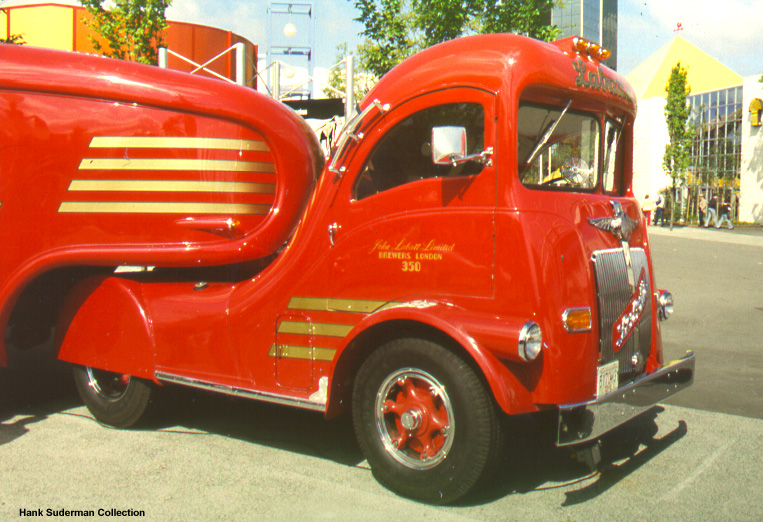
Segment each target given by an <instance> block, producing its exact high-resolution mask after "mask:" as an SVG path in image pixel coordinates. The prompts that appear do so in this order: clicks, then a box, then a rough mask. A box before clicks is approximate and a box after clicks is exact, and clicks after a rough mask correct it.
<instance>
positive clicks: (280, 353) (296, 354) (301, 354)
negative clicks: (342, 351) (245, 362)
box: [268, 344, 336, 362]
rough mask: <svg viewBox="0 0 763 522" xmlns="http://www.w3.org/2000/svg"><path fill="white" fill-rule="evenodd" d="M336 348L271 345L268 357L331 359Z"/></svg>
mask: <svg viewBox="0 0 763 522" xmlns="http://www.w3.org/2000/svg"><path fill="white" fill-rule="evenodd" d="M335 353H336V350H334V349H332V348H311V347H309V346H290V345H285V344H279V345H276V344H274V345H272V346H271V347H270V352H268V357H280V358H283V359H301V360H306V361H310V360H314V361H329V362H330V361H333V360H334V354H335Z"/></svg>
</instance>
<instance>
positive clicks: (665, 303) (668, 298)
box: [657, 290, 673, 321]
mask: <svg viewBox="0 0 763 522" xmlns="http://www.w3.org/2000/svg"><path fill="white" fill-rule="evenodd" d="M672 313H673V295H672V294H671V293H670V292H668V291H667V290H659V291H658V292H657V315H658V317H659V318H660V321H664V320H665V319H667V318H668V317H670V315H671V314H672Z"/></svg>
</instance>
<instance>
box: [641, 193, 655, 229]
mask: <svg viewBox="0 0 763 522" xmlns="http://www.w3.org/2000/svg"><path fill="white" fill-rule="evenodd" d="M653 208H654V201H652V200H651V199H649V194H647V195H645V196H644V203H643V204H642V205H641V212H643V213H644V219H646V224H647V225H651V224H652V209H653Z"/></svg>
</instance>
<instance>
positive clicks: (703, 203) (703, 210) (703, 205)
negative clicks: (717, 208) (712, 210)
mask: <svg viewBox="0 0 763 522" xmlns="http://www.w3.org/2000/svg"><path fill="white" fill-rule="evenodd" d="M697 208H698V209H699V226H706V225H703V223H704V222H705V216H706V215H707V200H706V199H705V195H704V194H700V195H699V204H698V205H697Z"/></svg>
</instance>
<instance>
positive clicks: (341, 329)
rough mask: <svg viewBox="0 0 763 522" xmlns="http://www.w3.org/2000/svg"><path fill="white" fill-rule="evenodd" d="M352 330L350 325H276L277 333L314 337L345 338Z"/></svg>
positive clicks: (283, 323) (297, 322) (293, 323)
mask: <svg viewBox="0 0 763 522" xmlns="http://www.w3.org/2000/svg"><path fill="white" fill-rule="evenodd" d="M352 328H353V326H352V325H351V324H330V323H308V322H301V321H281V323H280V324H279V325H278V333H287V334H299V335H316V336H319V337H346V336H347V334H348V333H350V330H352Z"/></svg>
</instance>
